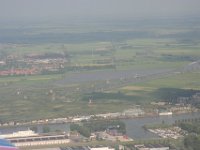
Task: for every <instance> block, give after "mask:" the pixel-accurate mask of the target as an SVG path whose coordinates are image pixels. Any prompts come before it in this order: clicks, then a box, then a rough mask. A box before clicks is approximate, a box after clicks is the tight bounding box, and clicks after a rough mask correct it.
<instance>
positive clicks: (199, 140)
mask: <svg viewBox="0 0 200 150" xmlns="http://www.w3.org/2000/svg"><path fill="white" fill-rule="evenodd" d="M184 146H185V148H186V149H187V150H199V149H200V136H197V135H188V136H186V137H185V139H184Z"/></svg>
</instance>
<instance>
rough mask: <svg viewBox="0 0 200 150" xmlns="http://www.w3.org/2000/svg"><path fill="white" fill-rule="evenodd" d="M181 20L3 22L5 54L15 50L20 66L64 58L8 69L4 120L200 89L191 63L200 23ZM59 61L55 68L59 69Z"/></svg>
mask: <svg viewBox="0 0 200 150" xmlns="http://www.w3.org/2000/svg"><path fill="white" fill-rule="evenodd" d="M140 23H141V22H140ZM177 23H178V24H179V25H180V26H181V28H176V27H174V26H172V25H163V24H159V23H158V24H156V25H155V24H150V25H149V26H148V27H146V26H145V25H141V26H140V27H138V26H135V25H134V23H131V22H128V23H127V25H125V24H123V25H113V24H110V25H109V26H108V25H106V24H103V25H102V26H100V25H98V24H95V25H94V24H93V25H91V27H87V26H84V25H77V24H76V25H74V26H64V25H63V26H58V25H54V26H48V25H44V26H45V28H44V27H42V25H41V26H40V27H37V26H35V27H34V26H29V27H27V28H16V27H12V26H9V27H7V29H5V27H3V26H1V27H0V33H2V35H0V52H1V53H0V56H1V57H0V61H2V62H3V61H5V62H6V61H7V59H5V58H7V57H8V56H15V58H14V60H15V62H16V63H15V67H18V68H20V69H22V68H23V67H24V66H25V67H36V68H37V69H38V68H40V69H41V66H42V67H43V68H47V66H46V64H45V65H43V64H42V65H41V64H39V66H36V65H35V64H22V62H23V63H24V62H30V61H27V56H29V57H28V58H30V56H38V57H39V58H41V56H49V54H50V55H51V54H55V53H56V55H58V54H59V55H60V57H62V59H63V60H62V68H61V69H62V71H57V72H49V70H48V73H46V72H45V73H44V72H42V71H41V70H40V71H38V72H36V73H35V74H33V75H12V74H10V75H8V76H1V77H0V85H1V86H0V95H1V98H0V103H1V105H0V120H1V121H10V120H33V119H42V118H56V117H65V116H74V115H85V114H97V113H107V112H118V111H123V110H125V109H127V108H130V107H132V106H133V105H135V104H140V105H144V106H146V105H148V104H149V103H150V102H152V101H159V100H161V99H159V97H158V96H157V95H159V89H162V88H176V89H193V90H197V91H198V90H200V79H199V74H200V70H199V66H198V65H197V66H195V67H191V66H190V65H189V64H191V63H193V62H197V61H198V60H199V59H200V34H199V33H200V30H199V26H198V23H195V21H194V24H192V25H191V24H184V25H182V24H181V23H180V22H177ZM191 26H193V28H191ZM10 29H12V31H13V32H9V31H10ZM22 31H23V34H22ZM11 37H12V38H11ZM31 59H33V58H31ZM34 59H35V58H34ZM45 59H46V58H45ZM48 59H49V58H48ZM56 59H57V58H56ZM24 60H26V61H24ZM59 60H60V58H59ZM37 61H38V58H37ZM51 62H52V60H51ZM34 63H35V60H34ZM59 63H60V62H59ZM16 64H17V65H16ZM57 64H58V63H57V62H53V63H51V64H48V67H52V66H53V67H54V68H53V69H60V67H57V66H56V65H57ZM34 65H35V66H34ZM59 65H60V64H59ZM185 68H187V69H185ZM188 68H189V69H188ZM0 69H1V70H3V69H10V70H12V69H13V66H12V65H11V66H4V65H1V66H0ZM51 70H52V68H51ZM45 71H46V70H45ZM99 94H100V95H99ZM90 98H92V100H93V105H92V106H89V105H88V102H89V99H90Z"/></svg>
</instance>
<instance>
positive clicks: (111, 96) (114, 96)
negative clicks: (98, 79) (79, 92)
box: [82, 91, 136, 100]
mask: <svg viewBox="0 0 200 150" xmlns="http://www.w3.org/2000/svg"><path fill="white" fill-rule="evenodd" d="M91 97H92V98H93V99H94V100H99V99H120V100H133V99H134V100H136V97H135V96H130V95H125V94H124V93H122V92H120V91H119V92H116V93H104V92H92V93H90V94H88V95H86V96H85V97H83V99H82V100H88V99H89V98H91Z"/></svg>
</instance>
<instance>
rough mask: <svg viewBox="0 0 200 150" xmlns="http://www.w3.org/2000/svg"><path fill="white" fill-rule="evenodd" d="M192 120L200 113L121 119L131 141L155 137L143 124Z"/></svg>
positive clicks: (56, 127)
mask: <svg viewBox="0 0 200 150" xmlns="http://www.w3.org/2000/svg"><path fill="white" fill-rule="evenodd" d="M189 118H190V119H192V118H200V112H195V113H187V114H178V115H172V116H158V117H145V118H134V119H122V121H123V122H124V123H125V124H126V131H127V135H128V136H129V137H131V138H133V139H146V138H156V137H158V136H157V135H155V134H153V133H151V132H149V131H146V130H144V129H143V128H142V126H143V125H145V124H152V123H153V124H158V123H162V122H163V121H164V122H165V123H167V124H173V123H175V121H176V120H182V119H189ZM35 126H36V127H37V130H38V133H41V132H42V130H43V127H44V126H47V125H35ZM30 127H31V126H22V127H18V126H16V127H6V128H0V133H2V134H5V133H12V132H16V131H20V130H27V129H29V128H30ZM48 127H49V128H50V130H51V131H56V130H62V131H66V132H69V130H70V129H69V127H70V124H69V123H64V124H50V125H48Z"/></svg>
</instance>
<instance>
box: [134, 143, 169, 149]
mask: <svg viewBox="0 0 200 150" xmlns="http://www.w3.org/2000/svg"><path fill="white" fill-rule="evenodd" d="M134 147H135V148H136V149H137V150H169V147H168V146H163V145H160V144H158V145H151V144H148V145H143V144H142V145H135V146H134Z"/></svg>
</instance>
